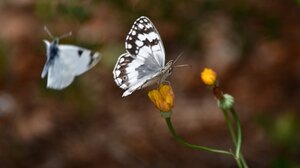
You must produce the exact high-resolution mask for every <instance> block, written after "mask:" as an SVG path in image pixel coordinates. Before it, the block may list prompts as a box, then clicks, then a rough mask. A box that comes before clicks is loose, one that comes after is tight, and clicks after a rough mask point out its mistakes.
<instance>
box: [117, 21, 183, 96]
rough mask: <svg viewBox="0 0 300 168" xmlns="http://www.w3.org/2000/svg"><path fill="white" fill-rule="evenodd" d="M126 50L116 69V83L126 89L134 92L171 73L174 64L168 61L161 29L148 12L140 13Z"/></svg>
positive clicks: (127, 39)
mask: <svg viewBox="0 0 300 168" xmlns="http://www.w3.org/2000/svg"><path fill="white" fill-rule="evenodd" d="M125 48H126V53H124V54H122V55H120V56H119V58H118V60H117V63H116V65H115V67H114V70H113V76H114V80H115V83H116V84H117V85H118V86H119V87H120V88H121V89H123V90H125V92H124V93H123V95H122V97H124V96H128V95H130V94H131V93H132V92H134V91H136V90H139V89H142V88H145V87H147V86H150V85H153V84H155V83H161V82H163V81H164V80H165V79H166V78H167V77H168V76H170V75H171V73H172V70H173V64H174V63H175V62H176V60H177V59H176V60H175V61H173V60H170V61H169V62H168V63H167V64H165V50H164V46H163V43H162V40H161V38H160V35H159V33H158V31H157V30H156V28H155V26H154V25H153V23H152V22H151V21H150V20H149V19H148V18H147V17H145V16H141V17H139V18H138V19H137V20H136V21H135V22H134V23H133V26H132V28H131V30H130V31H129V33H128V35H127V37H126V41H125Z"/></svg>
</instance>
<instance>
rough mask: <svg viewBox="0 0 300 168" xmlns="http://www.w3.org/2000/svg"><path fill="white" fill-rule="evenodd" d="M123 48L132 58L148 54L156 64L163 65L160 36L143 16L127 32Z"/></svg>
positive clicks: (163, 53)
mask: <svg viewBox="0 0 300 168" xmlns="http://www.w3.org/2000/svg"><path fill="white" fill-rule="evenodd" d="M125 48H126V50H127V51H128V53H130V54H131V55H133V56H140V57H144V56H145V55H146V53H147V54H150V55H151V56H152V57H154V59H155V60H156V61H157V63H158V64H159V65H160V66H161V67H163V66H164V65H165V51H164V46H163V43H162V41H161V38H160V35H159V33H158V31H157V30H156V28H155V26H154V25H153V24H152V22H151V21H150V20H149V19H148V18H147V17H145V16H142V17H140V18H138V19H137V20H136V21H135V22H134V23H133V26H132V28H131V30H130V31H129V33H128V35H127V37H126V42H125Z"/></svg>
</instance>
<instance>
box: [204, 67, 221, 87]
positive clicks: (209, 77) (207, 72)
mask: <svg viewBox="0 0 300 168" xmlns="http://www.w3.org/2000/svg"><path fill="white" fill-rule="evenodd" d="M201 79H202V81H203V83H204V84H206V85H209V86H211V85H214V84H215V83H216V80H217V74H216V73H215V71H213V70H212V69H210V68H204V70H203V71H202V72H201Z"/></svg>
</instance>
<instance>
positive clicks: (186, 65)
mask: <svg viewBox="0 0 300 168" xmlns="http://www.w3.org/2000/svg"><path fill="white" fill-rule="evenodd" d="M182 55H183V52H181V53H180V54H179V55H178V57H177V58H176V59H175V60H174V62H173V65H174V64H175V63H176V62H177V61H178V60H179V58H180V57H181V56H182ZM173 67H174V68H181V67H192V66H191V65H189V64H182V65H175V66H173Z"/></svg>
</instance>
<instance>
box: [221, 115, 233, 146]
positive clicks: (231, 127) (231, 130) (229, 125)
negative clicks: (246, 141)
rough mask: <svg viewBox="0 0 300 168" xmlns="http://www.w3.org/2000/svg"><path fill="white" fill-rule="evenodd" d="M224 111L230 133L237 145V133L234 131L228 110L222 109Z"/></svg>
mask: <svg viewBox="0 0 300 168" xmlns="http://www.w3.org/2000/svg"><path fill="white" fill-rule="evenodd" d="M222 111H223V114H224V117H225V120H226V124H227V127H228V129H229V133H230V136H231V139H232V142H233V144H234V146H236V135H235V133H234V129H233V126H232V124H231V121H230V118H229V116H228V112H227V111H226V110H222Z"/></svg>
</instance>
